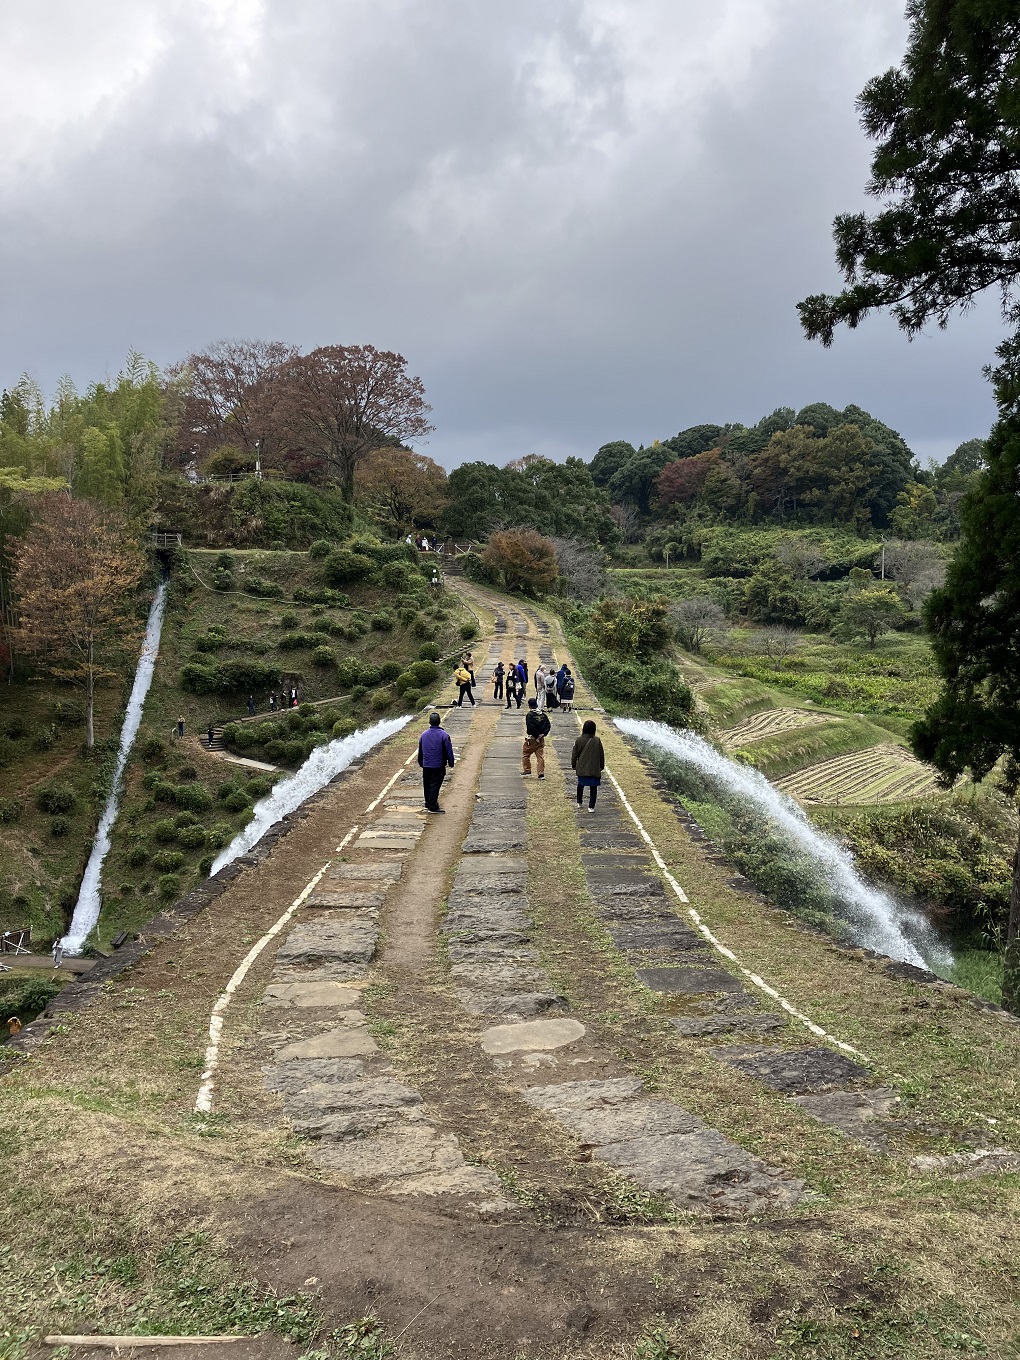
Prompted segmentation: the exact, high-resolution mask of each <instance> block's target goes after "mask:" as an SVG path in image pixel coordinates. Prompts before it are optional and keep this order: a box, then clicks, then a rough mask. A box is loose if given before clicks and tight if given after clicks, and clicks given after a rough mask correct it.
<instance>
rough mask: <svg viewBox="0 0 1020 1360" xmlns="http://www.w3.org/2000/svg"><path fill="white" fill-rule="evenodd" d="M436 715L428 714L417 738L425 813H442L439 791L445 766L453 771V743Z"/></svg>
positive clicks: (444, 775) (444, 776)
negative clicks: (427, 723) (426, 722)
mask: <svg viewBox="0 0 1020 1360" xmlns="http://www.w3.org/2000/svg"><path fill="white" fill-rule="evenodd" d="M441 724H442V719H441V718H440V716H439V714H438V713H430V714H429V725H428V727H427V728H426V729H425V731H424V732H423V733H422V734H421V736H420V737H419V738H418V764H419V765H420V766H421V774H422V784H423V785H424V791H425V810H426V812H442V811H443V809H442V808H441V807H440V806H439V790H440V789H441V788H442V787H443V780H444V779H445V778H446V769H447V766H449V768H450V769H451V770H452V769H453V742H452V741H451V740H450V734H449V732H447V731H446V729H445V728H444V727H443V726H442V725H441Z"/></svg>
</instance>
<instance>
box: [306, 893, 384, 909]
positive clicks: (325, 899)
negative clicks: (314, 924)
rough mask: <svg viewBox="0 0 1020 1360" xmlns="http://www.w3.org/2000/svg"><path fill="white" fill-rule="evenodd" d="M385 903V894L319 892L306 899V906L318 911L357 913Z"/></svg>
mask: <svg viewBox="0 0 1020 1360" xmlns="http://www.w3.org/2000/svg"><path fill="white" fill-rule="evenodd" d="M385 901H386V894H385V892H368V891H366V892H318V893H313V894H312V896H311V897H307V898H305V902H304V905H305V906H306V907H311V908H313V909H316V910H325V911H330V910H338V911H342V910H348V911H352V910H355V911H356V910H364V909H366V908H369V907H381V906H382V904H383V903H384V902H385Z"/></svg>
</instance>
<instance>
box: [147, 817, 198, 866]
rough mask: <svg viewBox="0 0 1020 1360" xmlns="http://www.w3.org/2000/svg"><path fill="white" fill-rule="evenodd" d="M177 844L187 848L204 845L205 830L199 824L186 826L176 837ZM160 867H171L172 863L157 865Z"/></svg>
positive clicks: (196, 848) (193, 848) (192, 848)
mask: <svg viewBox="0 0 1020 1360" xmlns="http://www.w3.org/2000/svg"><path fill="white" fill-rule="evenodd" d="M177 844H178V845H183V846H184V847H185V849H187V850H198V849H199V848H200V847H203V846H204V845H205V830H204V829H203V828H202V827H200V826H186V827H185V828H184V830H183V831H182V832H181V833H180V834H179V836H178V837H177ZM158 867H160V868H168V869H172V868H173V867H174V866H173V865H172V864H168V865H161V866H158Z"/></svg>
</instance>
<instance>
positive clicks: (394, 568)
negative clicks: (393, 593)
mask: <svg viewBox="0 0 1020 1360" xmlns="http://www.w3.org/2000/svg"><path fill="white" fill-rule="evenodd" d="M417 575H418V573H417V572H416V571H415V569H414V567H413V566H412V564H411V563H410V562H399V561H398V562H387V563H386V564H385V566H383V567H381V568H380V569H379V574H378V579H379V584H380V585H384V586H386V587H387V588H388V589H389V590H406V589H407V588H408V586H409V584H410V583H411V580H412V579H413V578H414V577H415V576H417Z"/></svg>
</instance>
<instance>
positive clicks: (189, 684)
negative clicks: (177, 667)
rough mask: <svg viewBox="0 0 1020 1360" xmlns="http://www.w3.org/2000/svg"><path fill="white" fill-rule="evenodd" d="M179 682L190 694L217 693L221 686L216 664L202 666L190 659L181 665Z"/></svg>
mask: <svg viewBox="0 0 1020 1360" xmlns="http://www.w3.org/2000/svg"><path fill="white" fill-rule="evenodd" d="M178 684H179V685H180V687H181V689H183V690H185V691H186V692H187V693H188V694H215V693H216V691H217V690H218V689H219V688H220V681H219V676H218V675H217V673H216V667H215V666H200V665H199V664H198V663H197V662H195V661H189V662H188V663H187V665H184V666H182V667H181V673H180V677H179V679H178Z"/></svg>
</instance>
